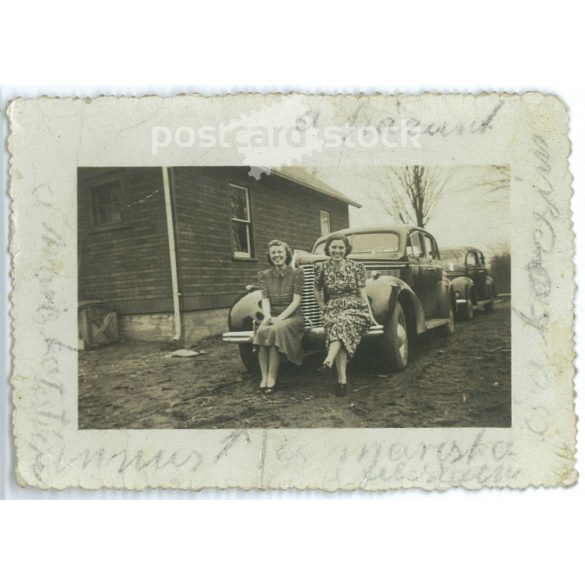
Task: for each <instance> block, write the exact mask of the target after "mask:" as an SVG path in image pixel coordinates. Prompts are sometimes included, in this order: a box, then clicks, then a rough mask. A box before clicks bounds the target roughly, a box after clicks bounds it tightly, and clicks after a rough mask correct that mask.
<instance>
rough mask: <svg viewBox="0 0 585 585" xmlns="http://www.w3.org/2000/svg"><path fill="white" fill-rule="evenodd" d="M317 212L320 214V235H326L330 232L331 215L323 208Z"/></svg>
mask: <svg viewBox="0 0 585 585" xmlns="http://www.w3.org/2000/svg"><path fill="white" fill-rule="evenodd" d="M319 214H320V216H321V235H322V236H327V235H329V234H330V233H331V216H330V215H329V212H328V211H323V210H321V211H320V212H319Z"/></svg>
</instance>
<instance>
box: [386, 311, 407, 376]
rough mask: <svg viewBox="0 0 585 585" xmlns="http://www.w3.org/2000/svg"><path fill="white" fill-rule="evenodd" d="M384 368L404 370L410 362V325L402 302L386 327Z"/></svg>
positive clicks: (387, 369)
mask: <svg viewBox="0 0 585 585" xmlns="http://www.w3.org/2000/svg"><path fill="white" fill-rule="evenodd" d="M381 346H382V359H383V364H384V369H385V370H386V371H389V372H398V371H400V370H403V369H404V368H405V367H406V366H407V364H408V326H407V323H406V316H405V314H404V310H403V308H402V305H401V304H400V303H396V306H395V307H394V311H393V312H392V315H391V316H390V319H389V320H388V323H387V324H386V327H385V328H384V335H383V336H382V341H381Z"/></svg>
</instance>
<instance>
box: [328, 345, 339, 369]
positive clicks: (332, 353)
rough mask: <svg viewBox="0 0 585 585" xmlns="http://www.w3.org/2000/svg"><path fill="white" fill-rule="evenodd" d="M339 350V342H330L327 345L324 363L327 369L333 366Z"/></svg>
mask: <svg viewBox="0 0 585 585" xmlns="http://www.w3.org/2000/svg"><path fill="white" fill-rule="evenodd" d="M340 350H341V341H332V342H331V343H330V344H329V351H328V352H327V357H326V358H325V363H326V364H328V366H329V367H331V366H332V365H333V362H334V361H335V358H336V357H337V354H338V353H339V351H340Z"/></svg>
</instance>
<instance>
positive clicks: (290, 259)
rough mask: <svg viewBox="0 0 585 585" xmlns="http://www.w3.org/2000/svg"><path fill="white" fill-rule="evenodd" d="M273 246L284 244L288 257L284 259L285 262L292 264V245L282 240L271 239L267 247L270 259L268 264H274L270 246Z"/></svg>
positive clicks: (267, 256)
mask: <svg viewBox="0 0 585 585" xmlns="http://www.w3.org/2000/svg"><path fill="white" fill-rule="evenodd" d="M273 246H284V251H285V252H286V258H285V259H284V263H285V264H290V263H291V262H292V257H293V254H292V250H291V249H290V246H289V245H288V244H287V243H286V242H283V241H282V240H270V242H268V246H267V248H266V259H267V260H268V264H270V265H271V266H274V264H273V263H272V260H271V259H270V248H272V247H273Z"/></svg>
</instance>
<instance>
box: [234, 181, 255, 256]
mask: <svg viewBox="0 0 585 585" xmlns="http://www.w3.org/2000/svg"><path fill="white" fill-rule="evenodd" d="M228 187H232V188H234V189H241V190H242V191H244V193H245V194H246V211H247V216H248V219H240V218H238V217H234V216H233V213H232V207H231V193H228V194H229V197H230V201H229V213H230V243H231V247H232V258H233V259H234V260H253V259H254V240H253V235H252V206H251V202H250V191H249V190H248V187H243V186H242V185H236V184H235V183H228ZM234 221H235V222H238V223H243V224H244V225H246V226H247V229H246V242H247V244H248V252H242V251H240V250H236V249H235V245H234V244H235V242H234V236H233V222H234Z"/></svg>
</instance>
